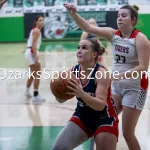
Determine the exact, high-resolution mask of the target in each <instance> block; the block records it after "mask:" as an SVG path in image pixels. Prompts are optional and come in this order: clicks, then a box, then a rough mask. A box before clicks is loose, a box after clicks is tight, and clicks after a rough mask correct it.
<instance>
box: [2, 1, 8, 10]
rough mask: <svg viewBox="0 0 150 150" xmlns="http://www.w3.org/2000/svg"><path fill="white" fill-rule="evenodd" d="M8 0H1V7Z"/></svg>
mask: <svg viewBox="0 0 150 150" xmlns="http://www.w3.org/2000/svg"><path fill="white" fill-rule="evenodd" d="M7 1H8V0H0V9H1V8H2V7H3V5H4V4H5V3H6V2H7Z"/></svg>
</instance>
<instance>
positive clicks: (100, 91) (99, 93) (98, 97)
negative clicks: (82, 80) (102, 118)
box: [68, 68, 110, 111]
mask: <svg viewBox="0 0 150 150" xmlns="http://www.w3.org/2000/svg"><path fill="white" fill-rule="evenodd" d="M105 75H106V76H105ZM95 80H96V83H97V88H96V92H95V97H93V96H91V95H90V94H88V93H86V92H84V91H83V89H82V87H81V86H80V85H79V84H78V83H77V82H76V81H75V80H72V82H69V83H70V86H68V88H69V89H70V90H71V91H72V92H70V93H68V94H73V95H76V96H77V97H80V98H81V99H82V100H83V101H84V102H85V103H86V104H87V105H88V106H89V107H91V108H92V109H94V110H96V111H102V110H103V109H104V107H105V106H106V105H107V102H106V101H107V93H108V88H109V86H110V79H109V75H108V73H106V70H105V69H103V68H99V70H98V72H97V74H96V77H95Z"/></svg>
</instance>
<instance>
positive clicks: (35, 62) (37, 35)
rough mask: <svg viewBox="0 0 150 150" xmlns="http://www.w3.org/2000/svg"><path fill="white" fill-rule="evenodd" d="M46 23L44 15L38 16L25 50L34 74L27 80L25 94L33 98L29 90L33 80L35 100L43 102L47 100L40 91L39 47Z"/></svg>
mask: <svg viewBox="0 0 150 150" xmlns="http://www.w3.org/2000/svg"><path fill="white" fill-rule="evenodd" d="M43 25H44V17H43V16H40V15H39V16H37V17H36V18H35V22H34V28H33V29H32V30H31V32H30V35H29V38H28V41H27V49H26V52H25V59H26V61H27V63H28V65H29V68H30V73H31V74H32V73H33V76H30V77H29V78H28V80H27V85H26V92H25V96H26V97H27V98H31V94H30V92H29V89H30V86H31V84H32V82H33V86H34V93H33V99H32V100H33V102H43V101H45V100H44V99H43V98H42V97H41V96H40V95H39V92H38V89H39V83H40V75H41V65H40V60H39V48H40V45H41V29H42V28H43Z"/></svg>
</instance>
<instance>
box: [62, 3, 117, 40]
mask: <svg viewBox="0 0 150 150" xmlns="http://www.w3.org/2000/svg"><path fill="white" fill-rule="evenodd" d="M64 7H66V9H67V10H68V12H69V14H70V15H71V16H72V18H73V19H74V20H75V22H76V23H77V25H78V26H79V27H80V28H81V29H82V30H84V31H85V32H87V33H89V34H92V35H95V36H98V37H100V38H104V39H106V40H109V41H111V40H112V38H113V35H114V34H115V32H116V30H114V29H113V28H109V27H96V26H92V25H90V24H89V23H88V22H87V21H86V20H85V19H83V18H82V17H81V16H80V15H79V14H77V12H76V8H75V6H74V5H71V4H64Z"/></svg>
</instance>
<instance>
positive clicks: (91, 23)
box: [89, 19, 97, 26]
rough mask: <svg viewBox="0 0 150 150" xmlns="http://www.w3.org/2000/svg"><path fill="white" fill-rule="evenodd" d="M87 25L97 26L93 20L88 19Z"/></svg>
mask: <svg viewBox="0 0 150 150" xmlns="http://www.w3.org/2000/svg"><path fill="white" fill-rule="evenodd" d="M89 24H90V25H92V26H97V25H96V21H95V20H94V19H90V20H89Z"/></svg>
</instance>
